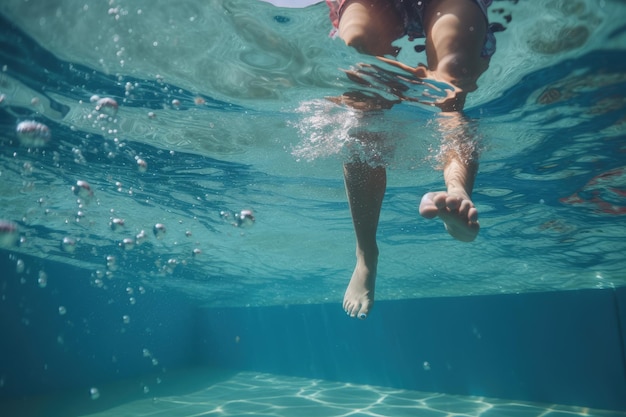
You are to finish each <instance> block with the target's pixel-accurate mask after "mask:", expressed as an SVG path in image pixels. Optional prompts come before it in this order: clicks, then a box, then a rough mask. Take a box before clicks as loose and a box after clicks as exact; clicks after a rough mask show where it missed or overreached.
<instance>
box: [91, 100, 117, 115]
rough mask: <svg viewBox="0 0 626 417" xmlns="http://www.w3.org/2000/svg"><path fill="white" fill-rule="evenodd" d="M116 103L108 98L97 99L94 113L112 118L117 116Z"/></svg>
mask: <svg viewBox="0 0 626 417" xmlns="http://www.w3.org/2000/svg"><path fill="white" fill-rule="evenodd" d="M118 107H119V106H118V104H117V101H115V100H113V99H112V98H110V97H103V98H101V99H99V100H98V101H97V103H96V111H97V112H100V113H102V114H106V115H107V116H111V117H114V116H115V115H116V114H117V109H118Z"/></svg>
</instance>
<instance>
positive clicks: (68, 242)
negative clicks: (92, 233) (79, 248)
mask: <svg viewBox="0 0 626 417" xmlns="http://www.w3.org/2000/svg"><path fill="white" fill-rule="evenodd" d="M61 249H62V250H63V252H67V253H74V251H75V250H76V241H75V240H74V239H72V238H71V237H64V238H63V240H62V241H61Z"/></svg>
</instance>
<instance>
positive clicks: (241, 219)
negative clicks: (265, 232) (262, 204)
mask: <svg viewBox="0 0 626 417" xmlns="http://www.w3.org/2000/svg"><path fill="white" fill-rule="evenodd" d="M235 220H236V222H237V226H240V227H245V226H252V225H253V224H254V221H255V219H254V213H253V212H252V210H241V211H240V212H239V214H237V216H235Z"/></svg>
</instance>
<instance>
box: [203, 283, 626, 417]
mask: <svg viewBox="0 0 626 417" xmlns="http://www.w3.org/2000/svg"><path fill="white" fill-rule="evenodd" d="M618 299H619V300H621V309H620V306H619V305H618V303H617V300H618ZM624 306H626V291H624V289H620V290H618V291H614V290H584V291H567V292H553V293H535V294H523V295H497V296H481V297H477V296H475V297H459V298H437V299H418V300H404V301H393V302H385V301H381V302H378V303H377V305H376V307H375V310H374V311H373V313H372V314H371V315H370V317H369V318H368V319H367V320H365V321H357V320H353V319H348V318H347V317H346V316H345V315H344V314H343V312H342V311H341V308H340V306H339V305H335V304H333V305H309V306H289V307H271V308H247V309H208V310H205V311H204V312H203V314H202V318H201V320H200V328H201V329H204V331H203V332H202V336H201V337H200V338H198V342H199V343H200V345H199V346H198V348H199V350H200V351H201V352H203V355H204V356H203V357H204V361H205V363H208V364H211V365H212V366H216V367H224V368H235V369H245V370H258V371H263V372H271V373H277V374H287V375H298V376H304V377H312V378H323V379H332V380H340V381H346V382H354V383H361V384H374V385H386V386H395V387H401V388H407V389H415V390H422V391H434V392H445V393H454V394H463V395H481V396H488V397H497V398H505V399H517V400H527V401H536V402H547V403H559V404H573V405H581V406H589V407H596V408H606V409H614V410H618V409H620V410H624V409H626V378H625V372H626V368H625V365H624V352H623V346H624V342H625V341H624V333H625V332H624V331H623V327H621V326H623V325H624V323H626V317H625V316H624V314H625V311H626V308H624ZM620 314H621V318H620Z"/></svg>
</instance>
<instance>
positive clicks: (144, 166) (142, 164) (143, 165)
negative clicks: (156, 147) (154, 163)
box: [137, 158, 148, 172]
mask: <svg viewBox="0 0 626 417" xmlns="http://www.w3.org/2000/svg"><path fill="white" fill-rule="evenodd" d="M137 169H138V170H139V172H146V171H147V170H148V163H147V162H146V161H145V160H144V159H141V158H137Z"/></svg>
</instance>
